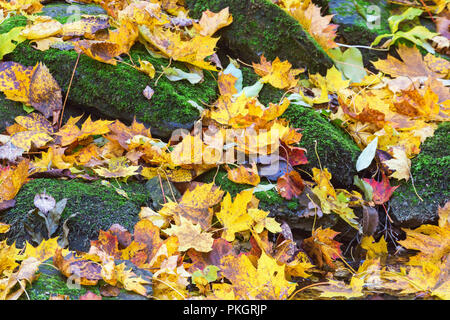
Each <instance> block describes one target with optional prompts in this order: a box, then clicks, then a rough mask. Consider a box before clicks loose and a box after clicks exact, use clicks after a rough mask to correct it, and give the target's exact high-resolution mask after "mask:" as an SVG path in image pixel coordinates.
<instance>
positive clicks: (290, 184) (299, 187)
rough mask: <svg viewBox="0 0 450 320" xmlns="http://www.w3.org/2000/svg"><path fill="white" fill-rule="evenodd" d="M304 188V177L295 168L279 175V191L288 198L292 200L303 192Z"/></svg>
mask: <svg viewBox="0 0 450 320" xmlns="http://www.w3.org/2000/svg"><path fill="white" fill-rule="evenodd" d="M304 188H305V184H304V183H303V179H302V177H301V176H300V174H299V173H298V172H297V171H295V170H292V171H290V172H288V173H286V174H284V175H283V176H281V177H279V178H278V181H277V189H278V192H279V193H280V195H281V196H282V197H283V198H285V199H287V200H291V199H292V198H294V197H297V196H299V195H300V194H301V193H302V192H303V189H304Z"/></svg>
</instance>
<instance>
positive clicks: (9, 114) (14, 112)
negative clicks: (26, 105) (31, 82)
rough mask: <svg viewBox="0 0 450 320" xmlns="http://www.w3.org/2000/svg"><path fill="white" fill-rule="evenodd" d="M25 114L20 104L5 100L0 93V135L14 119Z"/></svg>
mask: <svg viewBox="0 0 450 320" xmlns="http://www.w3.org/2000/svg"><path fill="white" fill-rule="evenodd" d="M26 114H27V113H26V112H25V111H24V110H23V107H22V104H21V103H19V102H15V101H11V100H8V99H6V98H5V95H4V94H3V93H1V92H0V133H2V132H3V131H5V129H6V127H8V126H10V125H12V124H13V123H14V118H15V117H17V116H23V115H26Z"/></svg>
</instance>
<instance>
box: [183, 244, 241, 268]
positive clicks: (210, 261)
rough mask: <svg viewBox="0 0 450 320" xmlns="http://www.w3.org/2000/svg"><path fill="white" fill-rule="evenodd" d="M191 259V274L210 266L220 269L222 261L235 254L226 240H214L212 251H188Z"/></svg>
mask: <svg viewBox="0 0 450 320" xmlns="http://www.w3.org/2000/svg"><path fill="white" fill-rule="evenodd" d="M187 254H188V256H189V258H191V260H192V266H191V267H190V268H189V272H194V271H195V270H203V269H204V268H205V267H207V266H209V265H214V266H217V267H220V260H221V259H222V258H223V257H224V256H227V255H230V254H233V246H232V244H231V243H229V242H228V241H226V240H225V239H222V238H218V239H214V242H213V244H212V249H211V251H209V252H198V251H195V250H188V252H187Z"/></svg>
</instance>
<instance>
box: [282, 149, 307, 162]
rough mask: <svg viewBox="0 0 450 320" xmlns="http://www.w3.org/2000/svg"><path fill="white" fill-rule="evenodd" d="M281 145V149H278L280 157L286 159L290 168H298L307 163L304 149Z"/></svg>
mask: <svg viewBox="0 0 450 320" xmlns="http://www.w3.org/2000/svg"><path fill="white" fill-rule="evenodd" d="M282 145H283V147H282V148H280V156H281V157H283V158H286V160H288V162H289V164H290V165H291V166H298V165H301V164H307V163H308V159H307V158H306V155H305V152H306V149H304V148H300V147H293V146H288V145H285V144H284V143H283V144H282Z"/></svg>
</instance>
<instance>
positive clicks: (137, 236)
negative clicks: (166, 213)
mask: <svg viewBox="0 0 450 320" xmlns="http://www.w3.org/2000/svg"><path fill="white" fill-rule="evenodd" d="M159 232H160V230H159V228H158V227H156V226H155V225H154V224H153V223H152V222H151V221H149V220H146V219H144V220H140V221H139V222H138V223H136V225H135V226H134V241H135V242H137V243H142V244H144V245H145V246H146V247H145V254H146V260H145V261H147V262H149V261H150V260H151V259H153V257H154V256H155V254H156V253H157V251H158V249H159V248H160V247H161V246H162V242H163V241H162V240H161V238H160V234H159Z"/></svg>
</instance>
